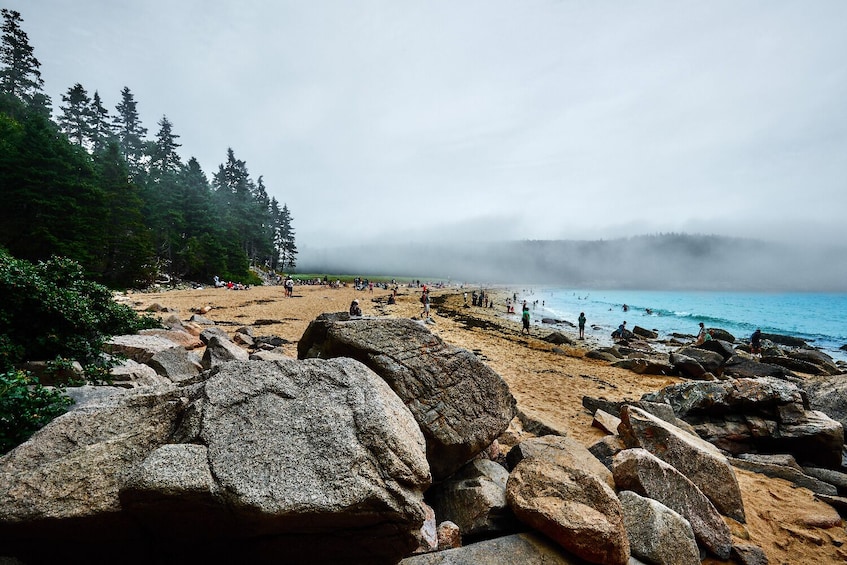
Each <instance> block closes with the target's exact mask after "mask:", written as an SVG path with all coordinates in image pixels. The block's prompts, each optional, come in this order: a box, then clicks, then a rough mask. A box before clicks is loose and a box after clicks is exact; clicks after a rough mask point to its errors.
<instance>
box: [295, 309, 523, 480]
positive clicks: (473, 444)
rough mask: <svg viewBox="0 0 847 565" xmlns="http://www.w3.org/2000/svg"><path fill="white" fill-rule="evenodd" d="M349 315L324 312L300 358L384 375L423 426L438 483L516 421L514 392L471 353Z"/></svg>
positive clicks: (405, 326)
mask: <svg viewBox="0 0 847 565" xmlns="http://www.w3.org/2000/svg"><path fill="white" fill-rule="evenodd" d="M345 317H347V316H337V315H334V314H324V315H321V316H319V317H318V318H317V319H316V320H314V321H313V322H312V323H311V324H309V327H308V328H307V329H306V332H305V333H304V334H303V337H302V338H301V339H300V341H299V342H298V344H297V355H298V357H299V358H300V359H305V358H311V357H317V358H322V359H329V358H334V357H351V358H353V359H356V360H358V361H361V362H362V363H364V364H365V365H367V366H368V367H370V368H371V369H372V370H373V371H374V372H376V373H377V374H378V375H379V376H380V377H382V378H383V379H384V380H385V381H386V382H387V383H388V385H389V386H390V387H391V388H392V389H393V390H394V392H396V393H397V395H398V396H399V397H400V398H401V399H402V400H403V402H404V403H405V404H406V406H408V408H409V410H410V411H411V412H412V415H413V416H414V417H415V420H417V422H418V424H419V425H420V427H421V430H422V431H423V433H424V436H425V437H426V443H427V457H428V459H429V462H430V466H431V468H432V474H433V478H434V479H436V480H440V479H443V478H446V477H449V476H450V475H451V474H452V473H454V472H455V471H456V470H458V469H459V468H460V467H461V466H462V465H464V464H465V463H466V462H467V461H469V460H470V459H472V458H473V457H474V456H475V455H476V454H477V453H479V452H480V451H482V450H483V449H485V448H486V447H487V446H489V445H490V444H491V442H492V441H494V440H495V439H496V438H497V436H499V435H500V434H501V433H502V432H503V431H504V430H505V429H506V427H507V426H508V425H509V422H510V421H511V420H512V418H514V416H515V413H516V407H515V406H516V403H515V399H514V397H513V396H512V394H511V392H510V391H509V386H508V385H507V384H506V382H505V381H504V380H503V379H502V378H501V377H500V375H498V374H497V373H495V372H494V371H493V370H491V369H490V368H489V367H488V366H487V365H485V364H484V363H483V362H482V361H480V360H479V359H478V358H477V356H476V355H474V354H473V353H472V352H470V351H466V350H464V349H459V348H456V347H453V346H451V345H448V344H446V343H444V342H443V341H442V340H441V339H440V338H439V337H437V336H435V335H433V334H432V332H430V331H429V330H428V329H427V328H426V327H425V326H424V325H423V324H420V323H418V322H415V321H413V320H406V319H396V318H376V319H373V318H371V319H347V320H345V319H344V318H345Z"/></svg>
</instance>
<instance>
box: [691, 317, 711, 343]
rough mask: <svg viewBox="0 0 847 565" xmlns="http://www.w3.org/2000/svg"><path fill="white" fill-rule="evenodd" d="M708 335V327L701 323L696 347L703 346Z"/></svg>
mask: <svg viewBox="0 0 847 565" xmlns="http://www.w3.org/2000/svg"><path fill="white" fill-rule="evenodd" d="M707 335H708V334H707V333H706V326H704V325H703V322H700V332H699V333H698V334H697V340H696V341H695V342H694V345H695V346H698V345H703V342H704V341H706V336H707Z"/></svg>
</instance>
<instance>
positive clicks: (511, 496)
mask: <svg viewBox="0 0 847 565" xmlns="http://www.w3.org/2000/svg"><path fill="white" fill-rule="evenodd" d="M506 497H507V500H508V501H509V506H511V508H512V511H514V513H515V515H516V516H517V517H518V519H520V520H521V521H522V522H524V523H525V524H527V525H529V526H531V527H533V528H535V529H537V530H538V531H540V532H542V533H543V534H545V535H546V536H548V537H549V538H550V539H552V540H553V541H555V542H556V543H558V544H559V545H561V546H562V547H563V548H565V549H567V550H568V551H570V552H571V553H573V554H574V555H577V556H578V557H581V558H582V559H585V560H586V561H589V562H591V563H604V564H606V563H607V564H619V565H623V564H625V563H627V562H628V560H629V541H628V540H627V537H626V530H625V528H624V525H623V509H622V508H621V504H620V501H619V500H618V498H617V496H616V495H615V491H613V490H612V489H611V488H609V486H608V485H607V484H606V483H604V482H603V481H602V480H600V479H598V478H597V477H596V476H595V475H593V474H591V473H585V472H584V471H580V470H578V469H574V468H570V467H566V466H563V465H559V464H556V463H553V462H550V461H545V460H543V459H539V458H535V457H530V458H528V459H524V460H523V461H521V462H520V463H519V464H518V466H517V467H515V469H514V470H513V471H512V473H511V475H510V476H509V482H508V485H507V487H506Z"/></svg>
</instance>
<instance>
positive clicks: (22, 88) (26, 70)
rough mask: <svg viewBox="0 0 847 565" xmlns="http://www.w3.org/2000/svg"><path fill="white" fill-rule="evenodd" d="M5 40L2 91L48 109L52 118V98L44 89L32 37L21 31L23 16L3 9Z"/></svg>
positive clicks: (0, 53)
mask: <svg viewBox="0 0 847 565" xmlns="http://www.w3.org/2000/svg"><path fill="white" fill-rule="evenodd" d="M0 13H2V14H3V27H2V32H3V37H2V44H0V91H2V92H5V93H7V94H10V95H12V96H14V97H16V98H19V99H20V100H23V101H24V102H25V103H26V104H27V105H30V106H33V107H34V108H36V109H38V110H39V111H40V112H39V113H40V114H41V115H44V114H43V112H44V110H45V109H46V110H47V115H48V116H49V108H50V98H49V97H48V96H47V95H46V94H44V92H43V90H42V88H43V86H44V80H43V79H42V78H41V71H40V70H39V67H41V63H39V62H38V59H36V58H35V55H34V54H33V48H32V46H31V45H30V44H29V37H28V36H27V34H26V32H24V31H23V30H22V29H21V22H23V20H22V19H21V14H20V12H16V11H14V10H8V9H6V8H3V9H2V10H0Z"/></svg>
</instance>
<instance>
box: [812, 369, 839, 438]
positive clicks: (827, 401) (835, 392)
mask: <svg viewBox="0 0 847 565" xmlns="http://www.w3.org/2000/svg"><path fill="white" fill-rule="evenodd" d="M804 388H805V389H806V394H807V395H808V398H809V405H810V406H811V407H812V408H813V409H814V410H820V411H821V412H824V413H825V414H826V415H827V416H829V417H830V418H832V419H833V420H837V421H838V422H840V423H841V426H842V427H843V428H844V429H845V430H847V376H844V375H840V376H834V377H820V378H813V379H809V380H808V381H806V383H805V384H804Z"/></svg>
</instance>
